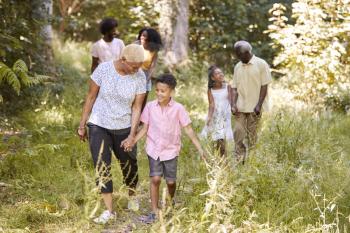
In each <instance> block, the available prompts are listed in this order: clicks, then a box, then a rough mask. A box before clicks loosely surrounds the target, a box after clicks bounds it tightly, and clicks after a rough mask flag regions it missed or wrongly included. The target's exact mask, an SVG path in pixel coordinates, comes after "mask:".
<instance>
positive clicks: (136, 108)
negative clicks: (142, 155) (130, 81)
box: [125, 94, 146, 145]
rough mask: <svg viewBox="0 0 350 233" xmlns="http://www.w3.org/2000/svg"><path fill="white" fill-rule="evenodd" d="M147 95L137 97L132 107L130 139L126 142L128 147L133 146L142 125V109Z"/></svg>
mask: <svg viewBox="0 0 350 233" xmlns="http://www.w3.org/2000/svg"><path fill="white" fill-rule="evenodd" d="M145 96H146V94H139V95H136V97H135V99H134V102H133V103H132V106H131V129H130V134H129V136H128V138H127V139H126V140H125V141H126V143H127V144H128V145H133V144H134V140H135V135H136V131H137V127H138V126H139V123H140V116H141V107H142V103H143V100H144V98H145Z"/></svg>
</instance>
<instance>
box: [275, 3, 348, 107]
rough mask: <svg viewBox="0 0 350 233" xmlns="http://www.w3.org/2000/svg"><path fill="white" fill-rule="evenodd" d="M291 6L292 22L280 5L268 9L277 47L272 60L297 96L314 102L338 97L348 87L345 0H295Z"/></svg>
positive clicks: (318, 103)
mask: <svg viewBox="0 0 350 233" xmlns="http://www.w3.org/2000/svg"><path fill="white" fill-rule="evenodd" d="M292 7H293V15H292V17H293V18H294V19H295V24H288V23H287V20H288V19H287V17H285V16H284V11H285V7H284V6H282V5H280V4H275V5H274V7H273V8H272V9H271V13H272V16H273V17H272V18H271V20H272V21H273V24H272V25H270V26H269V31H270V37H271V38H272V39H273V40H274V42H275V44H276V47H280V48H281V52H280V53H279V54H278V56H277V57H276V58H275V60H274V64H275V65H276V66H279V67H280V71H281V72H282V73H283V74H284V76H285V83H286V84H287V85H288V87H289V88H291V89H292V90H293V91H294V92H295V93H297V95H298V98H300V99H303V100H305V101H309V102H312V103H313V104H315V105H322V104H324V103H325V102H327V100H328V99H333V100H334V99H340V98H341V96H342V94H343V93H346V92H349V88H350V79H349V77H350V75H349V74H350V66H349V58H348V57H349V55H350V46H349V43H348V41H349V34H348V25H349V23H350V9H349V7H348V2H347V1H306V0H299V1H296V2H295V3H293V5H292ZM329 102H333V103H336V102H337V101H329ZM338 102H339V101H338Z"/></svg>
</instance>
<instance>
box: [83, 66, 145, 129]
mask: <svg viewBox="0 0 350 233" xmlns="http://www.w3.org/2000/svg"><path fill="white" fill-rule="evenodd" d="M91 79H92V80H93V81H94V82H95V83H96V84H97V85H98V86H99V87H100V90H99V92H98V95H97V98H96V100H95V103H94V105H93V107H92V111H91V114H90V118H89V121H88V122H90V123H93V124H95V125H98V126H100V127H103V128H106V129H125V128H129V127H130V126H131V106H132V103H133V101H134V99H135V97H136V95H138V94H143V93H146V78H145V75H144V73H143V71H142V70H141V69H139V71H138V72H137V73H135V74H132V75H121V74H119V73H118V72H117V71H116V69H115V67H114V64H113V61H109V62H104V63H101V64H100V65H99V66H98V67H97V68H96V69H95V71H94V72H93V73H92V75H91Z"/></svg>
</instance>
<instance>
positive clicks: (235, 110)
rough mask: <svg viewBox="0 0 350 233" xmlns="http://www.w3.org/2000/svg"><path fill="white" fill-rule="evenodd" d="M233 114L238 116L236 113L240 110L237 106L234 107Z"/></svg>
mask: <svg viewBox="0 0 350 233" xmlns="http://www.w3.org/2000/svg"><path fill="white" fill-rule="evenodd" d="M231 112H232V115H236V113H237V112H238V108H237V106H236V105H232V107H231Z"/></svg>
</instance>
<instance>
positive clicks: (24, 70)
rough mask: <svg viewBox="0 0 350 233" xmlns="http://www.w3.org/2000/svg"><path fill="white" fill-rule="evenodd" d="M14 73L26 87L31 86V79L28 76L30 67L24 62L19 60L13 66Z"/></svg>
mask: <svg viewBox="0 0 350 233" xmlns="http://www.w3.org/2000/svg"><path fill="white" fill-rule="evenodd" d="M12 70H13V72H14V73H15V74H16V75H17V77H18V78H19V79H20V81H21V83H22V84H23V85H24V86H30V84H31V82H30V78H29V76H28V67H27V65H26V63H25V62H24V61H22V60H17V61H16V62H15V63H14V64H13V66H12Z"/></svg>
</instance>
